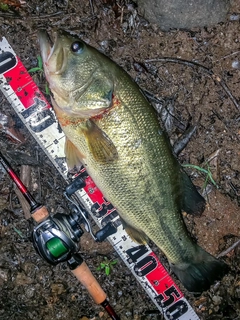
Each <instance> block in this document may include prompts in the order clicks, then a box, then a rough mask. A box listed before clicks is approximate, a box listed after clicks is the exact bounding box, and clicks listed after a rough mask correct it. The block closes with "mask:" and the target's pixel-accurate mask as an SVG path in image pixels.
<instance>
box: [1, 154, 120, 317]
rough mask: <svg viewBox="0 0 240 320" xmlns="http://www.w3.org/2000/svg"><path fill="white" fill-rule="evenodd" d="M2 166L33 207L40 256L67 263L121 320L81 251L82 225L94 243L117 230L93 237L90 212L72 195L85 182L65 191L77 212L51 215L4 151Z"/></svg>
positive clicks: (99, 301)
mask: <svg viewBox="0 0 240 320" xmlns="http://www.w3.org/2000/svg"><path fill="white" fill-rule="evenodd" d="M0 164H1V165H2V166H3V168H4V169H5V170H6V172H7V173H8V174H9V176H10V178H11V179H12V180H13V182H14V183H15V184H16V186H17V187H18V189H19V190H20V191H21V193H22V195H23V196H24V198H25V199H26V200H27V202H28V203H29V205H30V213H31V216H32V218H33V220H34V221H35V222H36V223H37V225H36V226H35V227H34V229H33V232H32V240H33V245H34V248H35V249H36V251H37V253H38V254H39V255H40V256H41V257H42V258H43V259H44V260H45V261H47V262H48V263H50V264H51V265H57V264H59V263H61V262H67V265H68V267H69V269H70V270H71V272H72V273H73V274H74V276H75V277H76V278H77V279H78V280H79V282H80V283H81V284H82V285H83V286H84V287H85V288H86V289H87V291H88V292H89V294H90V295H91V297H92V298H93V300H94V302H95V303H97V304H100V305H101V306H102V307H103V308H104V309H105V310H106V312H107V313H108V314H109V316H110V317H111V319H113V320H120V318H119V316H118V315H117V314H116V312H115V311H114V309H113V308H112V306H111V305H110V304H109V302H108V300H107V295H106V293H105V292H104V291H103V289H102V288H101V286H100V284H99V283H98V281H97V280H96V278H95V277H94V276H93V274H92V272H91V271H90V269H89V268H88V266H87V264H86V263H85V262H84V260H83V258H82V257H81V255H80V254H79V252H78V250H79V248H78V244H79V241H80V238H81V236H82V235H83V230H82V228H81V226H80V224H81V223H84V224H85V225H86V229H87V230H88V231H90V233H91V235H92V237H93V238H94V240H95V241H98V242H101V241H103V240H105V239H106V238H107V237H108V236H109V235H111V234H113V233H115V232H116V231H117V229H116V227H115V226H114V225H113V224H112V223H108V224H107V225H106V226H105V227H103V228H102V229H100V230H99V231H98V232H97V233H96V234H95V235H94V234H93V232H92V230H91V226H90V223H89V221H88V219H87V212H86V211H85V209H84V208H83V207H81V205H80V204H79V203H76V202H75V201H74V200H72V199H71V196H72V195H73V194H74V193H75V192H76V191H77V190H79V189H81V188H83V187H84V186H85V182H84V180H83V179H82V178H80V176H79V177H76V178H75V179H74V180H73V181H72V182H71V183H70V184H69V185H68V186H67V187H66V190H65V192H64V195H65V196H66V198H67V199H68V200H69V201H71V203H72V204H73V205H74V212H73V213H71V214H60V213H56V214H55V215H53V216H50V215H49V212H48V210H47V208H46V207H45V206H43V205H42V204H39V203H38V202H37V201H36V200H35V199H34V198H33V196H32V195H31V193H30V192H29V191H28V190H27V188H26V186H25V185H24V184H23V183H22V181H21V180H20V178H19V177H18V176H17V174H16V173H15V172H14V170H13V168H12V167H11V165H10V164H9V162H8V161H7V159H6V158H5V157H4V156H3V154H2V153H1V152H0Z"/></svg>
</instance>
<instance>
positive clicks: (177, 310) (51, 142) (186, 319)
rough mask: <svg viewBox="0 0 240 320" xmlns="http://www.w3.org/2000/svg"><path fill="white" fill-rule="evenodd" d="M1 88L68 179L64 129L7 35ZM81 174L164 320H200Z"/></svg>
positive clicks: (85, 194) (93, 204) (86, 197)
mask: <svg viewBox="0 0 240 320" xmlns="http://www.w3.org/2000/svg"><path fill="white" fill-rule="evenodd" d="M0 89H1V91H2V92H3V94H4V95H5V97H6V98H7V100H8V101H9V103H10V104H11V106H12V107H13V109H14V110H15V111H16V113H17V114H18V116H19V117H20V119H21V120H22V121H23V123H24V124H25V125H26V127H27V128H28V130H29V131H30V133H31V134H32V136H33V137H34V138H35V140H36V141H37V143H38V144H39V145H40V146H41V148H42V149H43V151H44V152H45V153H46V154H47V156H48V157H49V159H50V160H51V161H52V163H53V165H54V166H55V167H56V168H57V170H58V171H59V172H60V174H61V175H62V176H63V178H64V179H65V180H68V169H67V164H66V162H65V155H64V143H65V136H64V134H63V133H62V132H60V131H59V128H58V123H57V120H56V117H55V114H54V112H53V111H52V108H51V106H50V105H49V103H48V101H47V100H46V99H45V97H44V96H43V94H42V93H41V91H40V90H39V88H38V87H37V85H36V84H35V83H34V81H33V80H32V78H31V77H30V75H29V74H28V72H27V70H26V68H25V67H24V65H23V64H22V62H21V61H20V60H19V58H18V57H17V55H16V54H15V52H14V50H13V49H12V47H11V46H10V45H9V43H8V41H7V40H6V38H4V37H3V38H2V41H0ZM79 175H80V176H81V177H83V178H84V180H85V182H86V186H85V187H84V188H83V189H81V190H79V191H77V192H76V194H77V196H78V197H79V200H80V201H81V203H82V204H83V205H84V206H85V208H86V209H87V210H88V212H89V213H90V214H91V216H92V218H93V219H94V220H95V222H96V223H97V224H98V226H99V227H104V226H105V225H106V224H107V223H108V222H113V223H114V225H115V226H117V229H118V231H117V233H116V234H114V235H112V236H109V237H108V240H109V241H110V243H111V244H112V245H113V247H114V249H115V250H116V251H117V253H118V254H119V256H120V257H121V258H122V260H123V261H124V262H125V264H126V265H127V267H128V268H129V269H130V270H131V271H132V273H133V275H134V276H135V277H136V279H137V280H138V281H139V283H140V284H141V285H142V287H143V288H144V290H145V291H146V293H147V294H148V295H149V297H150V298H151V299H152V301H153V302H154V304H155V305H156V306H157V308H158V309H159V310H160V312H161V313H162V314H163V316H164V318H165V319H167V320H176V319H179V320H197V319H199V317H198V316H197V314H196V313H195V311H194V310H193V308H192V307H191V305H190V304H189V303H188V301H187V300H186V299H185V298H184V296H183V294H182V292H181V291H180V289H179V288H178V286H177V285H176V284H175V283H174V281H173V279H172V278H171V277H170V275H169V274H168V272H167V271H166V269H165V268H164V267H163V265H162V264H161V262H160V261H159V259H158V258H157V256H156V255H155V253H154V252H153V251H152V250H151V248H150V247H149V246H148V245H138V244H136V243H135V242H133V241H132V240H131V239H130V237H129V236H128V234H127V233H126V232H125V231H124V230H123V227H122V224H121V221H120V218H119V215H118V213H117V211H116V209H115V208H114V207H113V206H112V204H111V203H109V202H108V201H107V200H106V199H105V198H104V196H103V194H102V193H101V191H100V190H99V189H98V188H97V187H96V185H95V184H94V182H93V180H92V179H91V177H89V175H88V174H87V172H86V170H85V168H83V167H82V168H81V170H80V172H79V173H78V176H79Z"/></svg>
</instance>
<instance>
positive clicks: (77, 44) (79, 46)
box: [71, 41, 84, 53]
mask: <svg viewBox="0 0 240 320" xmlns="http://www.w3.org/2000/svg"><path fill="white" fill-rule="evenodd" d="M83 48H84V43H83V42H81V41H74V42H73V43H72V44H71V50H72V52H73V53H82V51H83Z"/></svg>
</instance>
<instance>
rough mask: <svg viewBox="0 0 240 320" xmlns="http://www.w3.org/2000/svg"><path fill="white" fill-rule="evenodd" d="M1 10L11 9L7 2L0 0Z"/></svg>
mask: <svg viewBox="0 0 240 320" xmlns="http://www.w3.org/2000/svg"><path fill="white" fill-rule="evenodd" d="M0 10H2V11H8V10H9V6H8V5H7V4H6V3H3V2H1V1H0Z"/></svg>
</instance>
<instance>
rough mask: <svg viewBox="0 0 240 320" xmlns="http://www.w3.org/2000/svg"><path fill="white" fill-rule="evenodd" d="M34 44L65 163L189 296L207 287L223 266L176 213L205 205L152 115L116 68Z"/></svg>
mask: <svg viewBox="0 0 240 320" xmlns="http://www.w3.org/2000/svg"><path fill="white" fill-rule="evenodd" d="M39 39H40V47H41V51H42V57H43V62H44V70H45V74H46V77H47V79H48V81H49V85H50V89H51V91H52V93H53V97H54V101H53V105H54V110H55V112H56V115H57V118H58V120H59V123H60V125H61V127H62V129H63V131H64V133H65V135H66V137H67V144H66V146H67V147H66V156H67V158H68V159H71V158H72V159H74V160H76V159H77V158H78V159H80V160H81V162H82V163H83V165H84V166H85V167H86V169H87V171H88V173H89V175H90V176H91V177H92V179H93V180H94V182H95V183H96V185H97V186H98V188H99V189H100V190H101V191H102V192H103V194H104V196H105V197H106V198H107V199H108V201H110V202H111V203H112V204H113V205H114V206H115V207H116V209H117V210H118V212H119V214H120V217H121V219H122V221H123V225H124V227H125V228H126V231H127V232H128V233H129V234H130V236H131V237H132V238H133V239H134V240H135V241H138V242H139V243H143V242H144V241H146V240H147V238H150V239H151V240H152V241H153V242H154V243H155V244H156V245H157V246H158V247H159V248H160V249H161V250H162V251H163V252H164V254H165V255H166V256H167V258H168V261H169V263H170V265H171V267H172V269H173V271H174V272H175V273H176V275H177V276H178V277H179V279H180V280H181V281H182V282H183V284H184V285H185V287H186V288H187V289H188V290H190V291H194V292H197V291H202V290H204V289H206V288H207V287H209V285H210V284H211V283H213V281H214V280H215V279H216V278H218V277H219V276H221V275H222V274H223V270H224V269H225V264H224V263H223V262H221V261H218V260H217V259H215V258H214V257H213V256H211V255H210V254H208V253H207V252H205V251H204V250H203V249H202V248H200V247H199V246H198V245H197V244H195V243H194V242H193V241H192V239H191V237H190V236H189V235H188V232H187V230H186V226H185V224H184V221H183V218H182V215H181V211H182V209H186V211H187V212H189V213H194V212H197V213H201V212H202V211H203V210H204V206H205V201H204V199H203V198H202V197H201V196H200V195H199V194H198V192H197V191H196V189H195V187H194V186H193V184H192V182H191V181H190V179H189V178H188V177H187V176H186V174H185V172H184V171H183V169H182V168H181V166H180V165H179V163H178V161H177V160H176V158H175V157H174V155H173V153H172V149H171V146H170V143H169V140H168V138H167V137H166V134H165V133H164V131H163V130H162V128H161V127H160V124H159V121H158V118H157V114H156V112H155V110H154V109H153V108H152V106H151V105H150V104H149V102H148V101H147V100H146V98H145V97H144V96H143V94H142V93H141V90H140V89H139V87H138V86H137V85H136V83H134V82H133V81H132V79H131V78H130V77H129V75H128V74H127V73H126V72H125V71H124V70H123V69H122V68H120V67H119V66H117V65H116V64H115V63H114V62H112V61H111V60H110V59H108V58H107V57H105V56H104V55H102V54H101V53H99V52H98V51H97V50H95V49H93V48H92V47H90V46H88V45H86V44H85V43H84V42H83V41H81V40H79V39H77V38H73V37H70V36H67V35H65V34H64V33H60V34H58V37H57V39H56V40H55V43H54V46H53V47H51V45H50V44H49V43H48V42H47V37H46V35H45V33H40V36H39ZM76 154H78V157H75V158H74V155H76ZM69 161H70V160H69ZM74 162H76V161H71V163H72V164H73V163H74ZM74 164H76V163H74Z"/></svg>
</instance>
